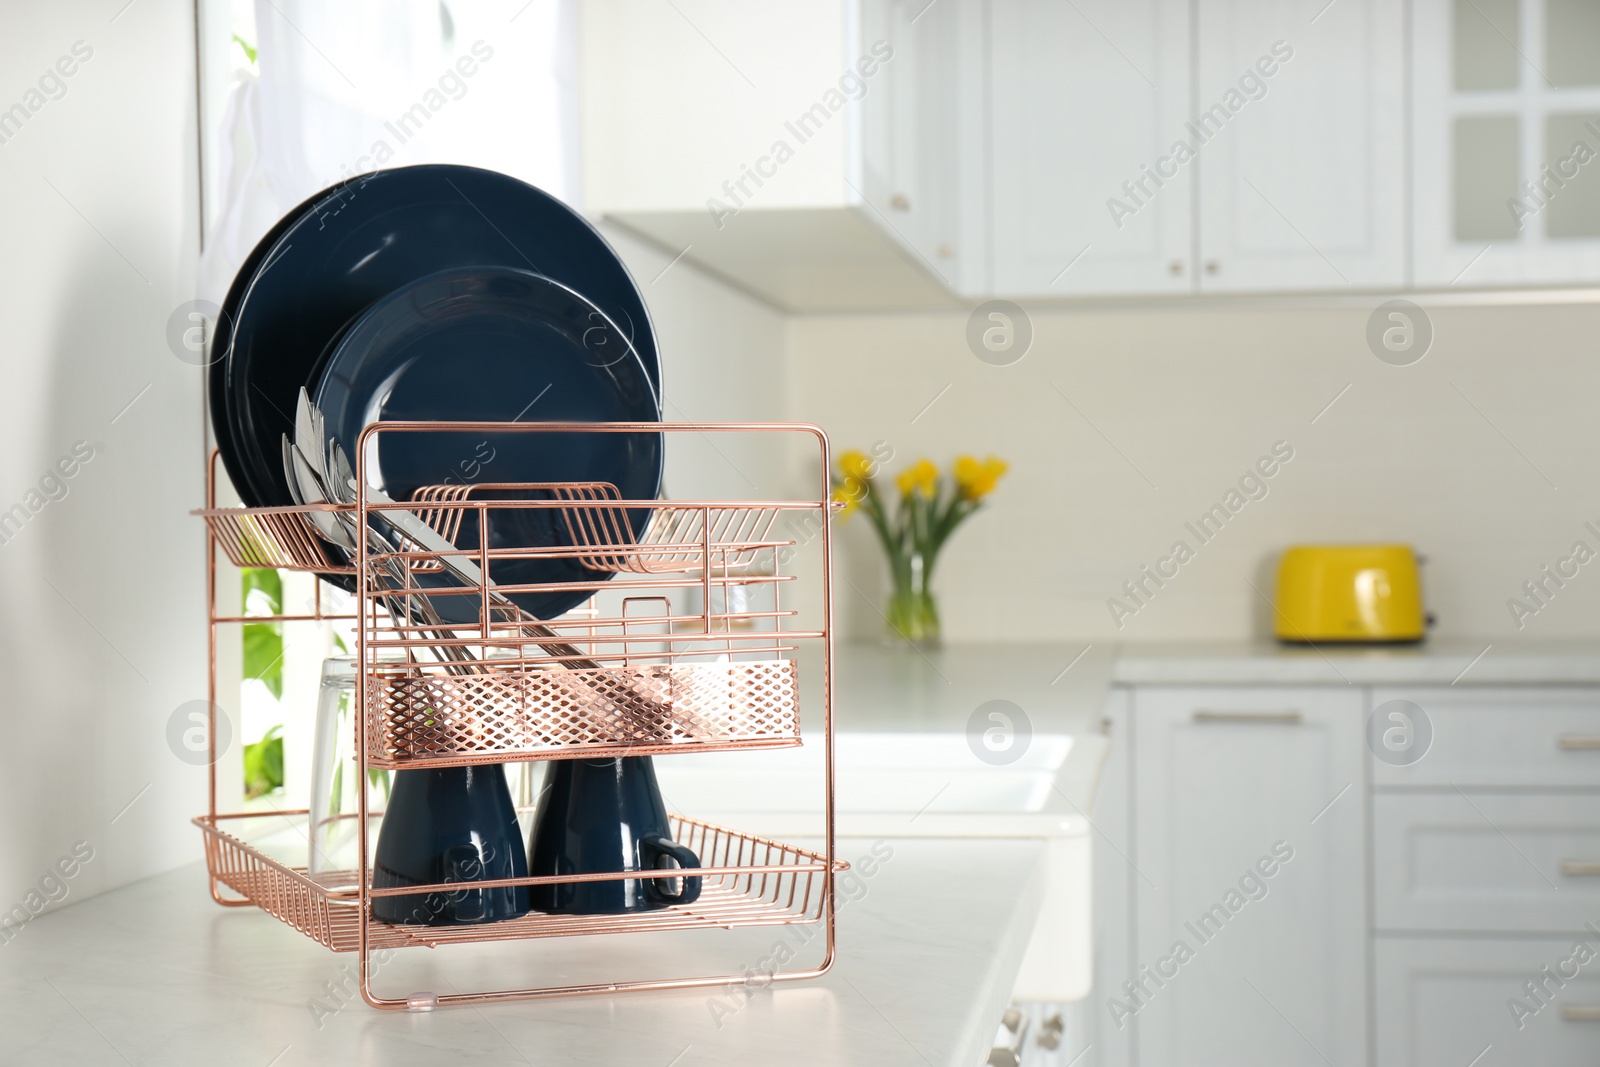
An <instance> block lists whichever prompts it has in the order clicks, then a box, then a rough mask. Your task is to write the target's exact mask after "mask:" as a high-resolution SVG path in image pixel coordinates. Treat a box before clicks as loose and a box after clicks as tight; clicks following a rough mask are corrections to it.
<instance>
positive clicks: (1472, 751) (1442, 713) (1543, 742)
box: [1372, 686, 1600, 789]
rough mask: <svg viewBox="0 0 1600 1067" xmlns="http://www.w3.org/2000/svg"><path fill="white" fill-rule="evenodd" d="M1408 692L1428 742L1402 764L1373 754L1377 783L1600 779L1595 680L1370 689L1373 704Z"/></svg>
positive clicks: (1599, 700)
mask: <svg viewBox="0 0 1600 1067" xmlns="http://www.w3.org/2000/svg"><path fill="white" fill-rule="evenodd" d="M1395 699H1403V700H1409V701H1411V702H1412V703H1414V704H1417V705H1418V706H1419V707H1421V708H1422V710H1423V711H1425V712H1426V713H1427V715H1428V719H1429V721H1430V722H1431V723H1432V726H1433V740H1432V744H1431V747H1430V748H1429V749H1428V752H1427V754H1426V755H1425V756H1423V757H1422V759H1420V760H1418V761H1417V762H1415V763H1412V764H1409V765H1407V766H1403V767H1396V766H1391V765H1390V764H1387V763H1383V762H1381V761H1378V760H1373V761H1372V781H1373V784H1374V785H1377V786H1387V785H1435V786H1443V787H1444V788H1447V789H1448V788H1451V787H1453V786H1461V787H1462V788H1466V787H1468V786H1475V785H1479V786H1506V787H1512V788H1515V787H1518V786H1521V787H1531V788H1548V787H1550V786H1591V787H1600V688H1593V687H1571V688H1549V689H1542V688H1533V687H1523V688H1516V689H1512V688H1493V689H1491V688H1483V689H1463V688H1459V687H1458V688H1449V687H1444V686H1441V687H1437V688H1416V689H1403V690H1402V689H1374V690H1373V692H1372V701H1373V707H1379V706H1381V705H1382V704H1383V703H1384V702H1386V701H1389V700H1395Z"/></svg>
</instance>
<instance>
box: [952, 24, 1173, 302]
mask: <svg viewBox="0 0 1600 1067" xmlns="http://www.w3.org/2000/svg"><path fill="white" fill-rule="evenodd" d="M990 20H991V21H990V27H989V69H990V100H989V144H988V145H987V147H986V150H987V152H988V155H989V159H990V170H989V186H990V197H989V199H990V208H991V214H992V220H993V221H992V231H993V236H992V241H993V247H992V265H991V278H990V283H991V284H990V289H991V291H993V292H995V293H997V294H999V295H1001V296H1064V295H1072V294H1093V293H1187V292H1190V291H1191V290H1192V288H1193V271H1192V267H1191V258H1192V257H1191V243H1192V233H1191V228H1190V221H1191V218H1192V200H1193V195H1194V193H1193V187H1192V185H1191V182H1192V181H1193V164H1192V163H1190V164H1188V165H1185V164H1182V163H1179V162H1177V161H1175V160H1173V159H1172V148H1173V145H1174V143H1175V142H1177V141H1179V140H1182V139H1183V138H1184V136H1185V132H1184V121H1185V120H1186V119H1187V117H1188V113H1187V103H1188V99H1189V4H1188V3H1187V2H1186V0H1076V2H1075V3H1070V4H1065V3H1061V2H1060V0H992V2H991V4H990ZM971 150H973V151H983V150H985V148H984V146H976V145H975V146H971ZM1163 161H1165V162H1163ZM1158 170H1160V171H1163V172H1165V176H1163V175H1162V174H1157V173H1156V172H1157V171H1158ZM1152 175H1154V176H1152Z"/></svg>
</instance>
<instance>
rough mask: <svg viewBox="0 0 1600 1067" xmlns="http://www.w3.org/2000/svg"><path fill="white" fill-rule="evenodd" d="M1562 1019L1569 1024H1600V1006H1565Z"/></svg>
mask: <svg viewBox="0 0 1600 1067" xmlns="http://www.w3.org/2000/svg"><path fill="white" fill-rule="evenodd" d="M1561 1017H1562V1018H1563V1019H1565V1020H1567V1022H1569V1023H1600V1004H1565V1005H1563V1006H1562V1008H1561Z"/></svg>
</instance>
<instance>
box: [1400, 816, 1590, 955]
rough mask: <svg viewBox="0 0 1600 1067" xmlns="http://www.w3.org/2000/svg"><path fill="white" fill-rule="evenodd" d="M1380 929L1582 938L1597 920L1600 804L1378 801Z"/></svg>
mask: <svg viewBox="0 0 1600 1067" xmlns="http://www.w3.org/2000/svg"><path fill="white" fill-rule="evenodd" d="M1372 872H1373V873H1372V878H1373V888H1374V900H1373V903H1374V924H1375V926H1376V927H1377V928H1378V929H1379V930H1386V931H1387V930H1394V931H1400V930H1406V931H1411V930H1416V931H1422V930H1459V931H1483V932H1501V931H1504V932H1507V933H1552V934H1565V933H1573V934H1577V933H1582V932H1583V931H1584V930H1585V926H1584V924H1585V923H1586V922H1589V921H1592V920H1600V796H1594V795H1592V794H1565V795H1562V794H1525V793H1524V794H1518V793H1471V792H1466V793H1457V792H1454V791H1451V792H1450V793H1447V794H1442V793H1441V794H1431V793H1430V794H1422V793H1378V794H1376V795H1374V796H1373V798H1372Z"/></svg>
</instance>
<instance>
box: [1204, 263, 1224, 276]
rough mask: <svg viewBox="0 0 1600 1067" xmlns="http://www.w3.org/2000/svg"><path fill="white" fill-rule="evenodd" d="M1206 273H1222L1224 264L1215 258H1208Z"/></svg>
mask: <svg viewBox="0 0 1600 1067" xmlns="http://www.w3.org/2000/svg"><path fill="white" fill-rule="evenodd" d="M1206 273H1207V274H1221V273H1222V264H1221V263H1218V262H1217V261H1216V260H1214V259H1208V260H1206Z"/></svg>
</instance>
